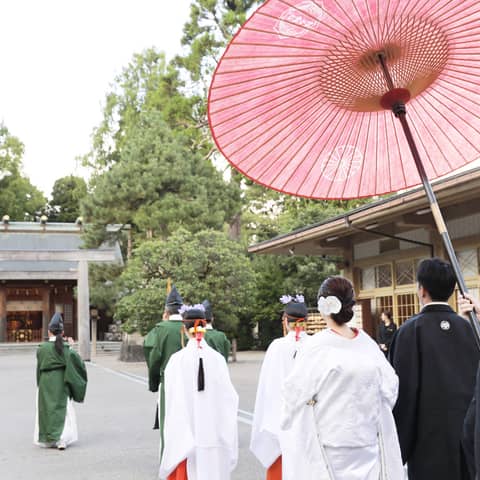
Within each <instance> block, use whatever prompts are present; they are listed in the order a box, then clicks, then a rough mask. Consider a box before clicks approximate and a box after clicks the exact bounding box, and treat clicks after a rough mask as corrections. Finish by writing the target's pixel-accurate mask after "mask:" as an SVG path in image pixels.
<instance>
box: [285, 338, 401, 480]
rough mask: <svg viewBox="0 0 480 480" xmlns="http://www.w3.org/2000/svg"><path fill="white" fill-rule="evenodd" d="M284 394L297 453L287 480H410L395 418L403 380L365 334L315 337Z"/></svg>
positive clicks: (298, 360) (297, 360)
mask: <svg viewBox="0 0 480 480" xmlns="http://www.w3.org/2000/svg"><path fill="white" fill-rule="evenodd" d="M282 392H283V399H284V402H283V412H282V419H281V423H282V428H284V429H293V431H294V432H295V435H296V442H295V445H296V448H297V452H296V455H297V456H296V458H297V467H296V469H295V470H292V471H291V472H288V473H287V475H285V474H284V476H283V480H293V479H297V478H302V480H307V479H312V480H313V479H315V480H379V479H381V480H386V479H388V480H403V479H404V478H405V473H404V469H403V466H402V461H401V455H400V447H399V444H398V437H397V433H396V429H395V424H394V420H393V415H392V408H393V406H394V404H395V402H396V398H397V394H398V378H397V376H396V374H395V372H394V370H393V369H392V367H391V366H390V364H389V363H388V362H387V361H386V359H385V356H384V355H383V353H382V352H381V351H380V349H379V348H378V345H377V344H376V343H375V342H374V341H373V340H372V339H371V338H370V337H369V336H368V335H367V334H365V333H364V332H362V331H360V332H359V334H358V336H357V337H356V338H354V339H347V338H344V337H342V336H340V335H339V334H337V333H335V332H333V331H331V330H326V331H323V332H320V333H318V334H316V335H314V336H313V337H312V338H311V339H310V341H309V342H308V344H307V345H306V347H305V348H304V349H302V350H301V351H300V353H299V355H297V359H296V361H295V365H294V368H293V370H292V372H291V374H290V375H289V377H288V378H287V379H286V380H285V383H284V385H283V390H282ZM300 459H302V460H301V461H300ZM284 473H285V472H284Z"/></svg>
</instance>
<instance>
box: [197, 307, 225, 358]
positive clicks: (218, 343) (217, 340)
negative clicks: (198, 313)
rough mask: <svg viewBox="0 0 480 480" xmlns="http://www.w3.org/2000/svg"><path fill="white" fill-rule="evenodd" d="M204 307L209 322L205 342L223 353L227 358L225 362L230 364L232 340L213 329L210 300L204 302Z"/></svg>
mask: <svg viewBox="0 0 480 480" xmlns="http://www.w3.org/2000/svg"><path fill="white" fill-rule="evenodd" d="M202 305H203V306H204V307H205V318H206V320H207V325H206V327H205V328H206V330H207V331H206V332H205V341H206V342H207V343H208V345H210V346H211V347H212V348H213V349H214V350H216V351H217V352H219V353H221V354H222V355H223V356H224V357H225V361H226V362H227V363H228V356H229V355H230V348H231V345H230V340H229V339H228V338H227V336H226V335H225V334H224V333H223V332H221V331H220V330H217V329H215V328H213V322H214V317H213V312H212V305H211V303H210V302H209V301H208V300H204V301H203V302H202Z"/></svg>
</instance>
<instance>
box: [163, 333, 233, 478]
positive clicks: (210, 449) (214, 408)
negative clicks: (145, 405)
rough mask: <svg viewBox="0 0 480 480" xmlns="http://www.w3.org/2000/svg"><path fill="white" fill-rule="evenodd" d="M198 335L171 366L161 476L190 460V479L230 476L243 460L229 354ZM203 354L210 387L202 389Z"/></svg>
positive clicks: (167, 374) (166, 382)
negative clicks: (200, 378) (201, 366)
mask: <svg viewBox="0 0 480 480" xmlns="http://www.w3.org/2000/svg"><path fill="white" fill-rule="evenodd" d="M200 346H201V348H198V346H197V341H196V340H195V339H192V340H189V342H188V344H187V346H186V347H185V348H184V349H182V350H180V351H179V352H177V353H174V354H173V355H172V356H171V357H170V360H169V361H168V364H167V367H166V369H165V431H164V435H165V447H164V451H163V456H162V461H161V464H160V471H159V476H160V478H162V479H165V478H167V477H168V475H170V474H171V473H172V472H173V471H174V470H175V468H176V467H177V466H178V465H179V464H180V463H181V462H182V461H183V460H185V459H187V475H188V480H228V479H229V478H230V473H231V472H232V470H233V469H234V468H235V466H236V464H237V460H238V432H237V414H238V395H237V392H236V391H235V389H234V387H233V385H232V382H231V381H230V375H229V372H228V367H227V364H226V362H225V358H224V357H223V356H222V355H221V354H220V353H218V352H216V351H215V350H214V349H213V348H211V347H209V346H208V344H207V343H206V342H205V340H203V339H202V341H201V343H200ZM200 358H202V359H203V369H204V378H205V389H204V390H203V391H198V384H197V380H198V369H199V361H200Z"/></svg>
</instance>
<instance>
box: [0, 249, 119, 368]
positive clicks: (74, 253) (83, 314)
mask: <svg viewBox="0 0 480 480" xmlns="http://www.w3.org/2000/svg"><path fill="white" fill-rule="evenodd" d="M118 260H119V258H118V253H117V252H116V251H115V250H113V249H111V250H110V249H109V250H91V249H79V250H35V251H25V250H21V251H20V250H1V251H0V262H2V261H9V262H11V261H19V262H21V261H24V262H35V261H53V262H55V261H59V262H60V261H68V262H77V265H78V267H77V270H76V271H72V272H68V273H66V272H49V273H48V276H49V279H51V280H55V279H65V278H67V276H68V278H71V279H76V280H77V322H78V323H77V328H78V332H77V334H78V347H79V353H80V356H81V357H82V358H83V359H84V360H90V357H91V352H90V310H89V309H90V292H89V284H88V263H89V262H94V263H102V262H109V263H112V262H118ZM32 275H33V274H32V273H30V272H22V274H21V275H19V272H15V276H16V278H17V279H23V280H29V279H32V278H33V276H32ZM66 275H67V276H66ZM11 276H12V273H11V272H5V271H2V272H0V279H2V278H5V279H8V278H11Z"/></svg>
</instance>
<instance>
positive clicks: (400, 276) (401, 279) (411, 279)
mask: <svg viewBox="0 0 480 480" xmlns="http://www.w3.org/2000/svg"><path fill="white" fill-rule="evenodd" d="M413 263H414V262H413V260H406V261H401V262H397V263H396V264H395V281H396V284H397V285H411V284H412V283H415V268H414V266H413Z"/></svg>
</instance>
